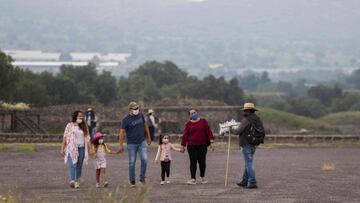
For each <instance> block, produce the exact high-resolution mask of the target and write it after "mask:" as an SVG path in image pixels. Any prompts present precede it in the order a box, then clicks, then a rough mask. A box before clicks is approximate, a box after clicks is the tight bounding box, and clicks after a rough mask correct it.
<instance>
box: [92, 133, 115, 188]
mask: <svg viewBox="0 0 360 203" xmlns="http://www.w3.org/2000/svg"><path fill="white" fill-rule="evenodd" d="M104 136H105V135H103V134H101V133H100V132H97V133H95V135H94V138H93V143H94V151H93V154H94V155H95V169H96V187H97V188H99V187H101V185H100V178H101V176H102V179H103V181H104V184H103V187H107V186H108V185H109V183H108V181H107V176H106V158H105V157H106V154H109V153H111V154H114V153H113V152H111V151H110V149H109V148H108V147H107V145H106V144H105V143H104V139H103V138H104Z"/></svg>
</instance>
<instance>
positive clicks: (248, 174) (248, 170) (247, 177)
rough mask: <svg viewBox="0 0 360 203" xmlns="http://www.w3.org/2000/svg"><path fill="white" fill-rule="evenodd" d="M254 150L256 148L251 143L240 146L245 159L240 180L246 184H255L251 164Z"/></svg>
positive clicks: (253, 170)
mask: <svg viewBox="0 0 360 203" xmlns="http://www.w3.org/2000/svg"><path fill="white" fill-rule="evenodd" d="M255 150H256V148H255V147H254V146H251V145H246V146H244V147H243V148H242V152H243V155H244V161H245V170H244V175H243V179H242V181H241V182H243V183H246V184H247V185H248V186H249V185H256V178H255V169H254V165H253V159H254V154H255Z"/></svg>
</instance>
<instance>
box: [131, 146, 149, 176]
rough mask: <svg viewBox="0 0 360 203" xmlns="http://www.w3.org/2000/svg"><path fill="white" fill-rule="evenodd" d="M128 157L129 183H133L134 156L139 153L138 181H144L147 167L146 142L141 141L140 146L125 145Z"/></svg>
mask: <svg viewBox="0 0 360 203" xmlns="http://www.w3.org/2000/svg"><path fill="white" fill-rule="evenodd" d="M127 150H128V155H129V179H130V182H134V181H135V164H136V156H137V153H139V155H140V158H141V170H140V181H145V174H146V167H147V147H146V142H145V141H143V142H142V143H141V144H128V145H127Z"/></svg>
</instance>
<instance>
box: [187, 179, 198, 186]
mask: <svg viewBox="0 0 360 203" xmlns="http://www.w3.org/2000/svg"><path fill="white" fill-rule="evenodd" d="M186 184H188V185H196V180H195V179H191V180H189V181H187V182H186Z"/></svg>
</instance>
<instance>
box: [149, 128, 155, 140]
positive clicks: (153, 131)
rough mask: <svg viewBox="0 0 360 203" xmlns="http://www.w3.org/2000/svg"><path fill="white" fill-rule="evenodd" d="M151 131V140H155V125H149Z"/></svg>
mask: <svg viewBox="0 0 360 203" xmlns="http://www.w3.org/2000/svg"><path fill="white" fill-rule="evenodd" d="M149 132H150V139H151V141H154V138H155V127H154V126H149Z"/></svg>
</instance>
